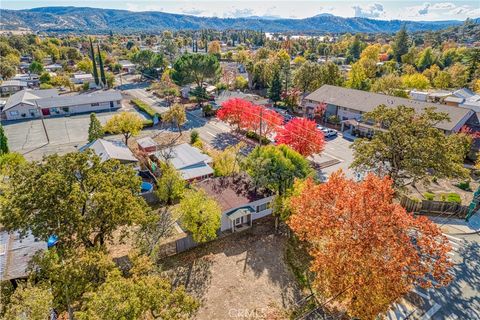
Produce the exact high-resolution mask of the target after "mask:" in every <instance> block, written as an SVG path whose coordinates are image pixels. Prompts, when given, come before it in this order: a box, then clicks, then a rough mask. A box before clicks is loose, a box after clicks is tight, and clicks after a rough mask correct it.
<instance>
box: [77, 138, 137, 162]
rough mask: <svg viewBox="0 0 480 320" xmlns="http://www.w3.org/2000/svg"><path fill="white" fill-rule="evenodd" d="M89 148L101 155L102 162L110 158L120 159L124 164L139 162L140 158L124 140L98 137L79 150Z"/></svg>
mask: <svg viewBox="0 0 480 320" xmlns="http://www.w3.org/2000/svg"><path fill="white" fill-rule="evenodd" d="M87 149H90V150H92V151H93V152H94V153H95V154H96V155H97V156H99V157H100V159H101V161H102V162H104V161H107V160H110V159H114V160H118V161H120V162H121V163H124V164H126V163H137V162H138V159H137V158H135V156H134V154H133V152H132V151H131V150H130V149H129V148H128V147H127V145H126V144H125V143H124V142H123V141H114V140H105V139H97V140H95V141H92V142H90V143H88V144H86V145H84V146H83V147H81V148H80V149H79V151H80V152H82V151H85V150H87Z"/></svg>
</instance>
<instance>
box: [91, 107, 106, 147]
mask: <svg viewBox="0 0 480 320" xmlns="http://www.w3.org/2000/svg"><path fill="white" fill-rule="evenodd" d="M104 134H105V132H104V130H103V127H102V124H101V123H100V121H99V120H98V118H97V116H96V115H95V113H91V114H90V126H89V127H88V142H92V141H95V140H97V139H100V138H102V137H103V135H104Z"/></svg>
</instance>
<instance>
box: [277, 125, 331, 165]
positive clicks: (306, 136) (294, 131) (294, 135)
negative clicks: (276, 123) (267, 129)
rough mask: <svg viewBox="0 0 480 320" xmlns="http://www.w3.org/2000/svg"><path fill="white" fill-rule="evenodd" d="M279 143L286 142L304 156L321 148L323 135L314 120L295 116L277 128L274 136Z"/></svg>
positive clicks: (323, 139)
mask: <svg viewBox="0 0 480 320" xmlns="http://www.w3.org/2000/svg"><path fill="white" fill-rule="evenodd" d="M275 139H276V141H277V142H278V143H279V144H286V145H287V146H289V147H291V148H292V149H293V150H295V151H297V152H298V153H300V154H301V155H303V156H304V157H308V156H311V155H312V154H315V153H319V152H321V151H322V150H323V146H324V144H325V137H324V135H323V132H322V131H321V130H320V129H318V128H317V124H316V123H315V121H312V120H309V119H306V118H295V119H292V120H291V121H289V122H288V123H287V124H286V125H285V126H284V127H283V128H281V129H279V130H278V132H277V136H276V138H275Z"/></svg>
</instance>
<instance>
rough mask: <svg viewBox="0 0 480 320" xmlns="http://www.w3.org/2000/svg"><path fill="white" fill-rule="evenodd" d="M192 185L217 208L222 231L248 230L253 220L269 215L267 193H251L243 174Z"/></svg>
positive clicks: (251, 186) (250, 183) (250, 184)
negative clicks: (220, 214)
mask: <svg viewBox="0 0 480 320" xmlns="http://www.w3.org/2000/svg"><path fill="white" fill-rule="evenodd" d="M195 186H196V187H197V188H200V189H203V190H205V192H206V193H207V194H208V195H209V196H210V197H212V198H213V199H215V200H216V201H217V202H218V204H219V205H220V207H221V209H222V217H221V225H220V231H222V232H224V231H231V232H235V231H240V230H243V229H245V228H249V227H250V226H252V224H253V221H255V220H257V219H260V218H263V217H265V216H268V215H270V214H271V213H272V206H271V203H272V201H273V195H272V194H271V193H269V192H255V188H254V186H253V183H252V182H251V179H250V178H249V177H248V176H247V175H239V176H237V177H235V178H233V177H231V178H210V179H206V180H203V181H201V182H198V183H197V184H196V185H195Z"/></svg>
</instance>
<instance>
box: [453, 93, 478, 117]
mask: <svg viewBox="0 0 480 320" xmlns="http://www.w3.org/2000/svg"><path fill="white" fill-rule="evenodd" d="M453 97H455V98H457V99H458V101H460V99H461V101H460V102H459V103H458V106H459V107H460V108H467V109H472V110H473V111H475V112H480V94H478V93H475V92H473V91H471V90H470V89H467V88H463V89H459V90H457V91H455V92H453ZM453 97H452V98H453Z"/></svg>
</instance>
